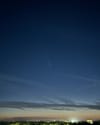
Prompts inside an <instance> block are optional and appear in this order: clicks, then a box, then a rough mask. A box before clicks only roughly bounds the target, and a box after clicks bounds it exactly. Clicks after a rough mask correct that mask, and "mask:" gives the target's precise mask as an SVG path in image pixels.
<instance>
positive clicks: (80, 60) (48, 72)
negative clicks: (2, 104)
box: [0, 0, 100, 102]
mask: <svg viewBox="0 0 100 125" xmlns="http://www.w3.org/2000/svg"><path fill="white" fill-rule="evenodd" d="M0 86H1V87H0V101H4V100H5V101H25V102H28V101H31V102H34V101H48V100H49V101H52V100H53V101H54V100H55V101H58V102H59V101H61V100H64V99H71V100H73V101H76V102H77V101H83V102H85V101H86V102H96V101H98V100H100V97H99V96H100V92H99V90H100V3H99V2H98V1H92V0H91V1H88V0H87V1H82V0H81V1H70V2H64V1H62V2H61V1H57V2H56V1H46V2H40V1H37V2H36V1H35V2H32V1H29V2H28V1H24V2H18V1H17V2H15V3H14V2H11V1H9V2H7V1H6V2H4V3H0Z"/></svg>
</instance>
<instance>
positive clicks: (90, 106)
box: [0, 101, 100, 111]
mask: <svg viewBox="0 0 100 125" xmlns="http://www.w3.org/2000/svg"><path fill="white" fill-rule="evenodd" d="M0 108H17V109H25V108H35V109H36V108H38V109H39V108H44V109H52V110H72V111H73V110H75V109H76V108H79V109H80V108H82V109H84V108H86V109H92V110H100V104H97V103H95V104H77V103H75V104H73V103H72V104H71V103H70V104H68V103H66V104H65V103H62V104H57V103H55V104H48V103H35V102H8V101H7V102H0Z"/></svg>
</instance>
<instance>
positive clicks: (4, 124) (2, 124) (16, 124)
mask: <svg viewBox="0 0 100 125" xmlns="http://www.w3.org/2000/svg"><path fill="white" fill-rule="evenodd" d="M0 125H91V124H89V123H87V122H78V123H69V122H59V121H57V122H43V121H40V122H0ZM92 125H100V122H99V121H96V122H94V123H93V124H92Z"/></svg>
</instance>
